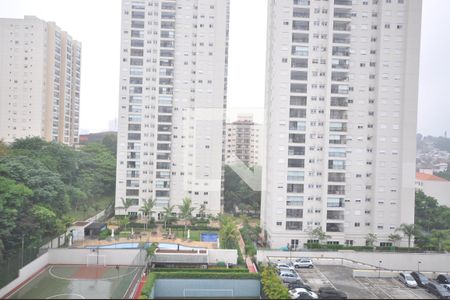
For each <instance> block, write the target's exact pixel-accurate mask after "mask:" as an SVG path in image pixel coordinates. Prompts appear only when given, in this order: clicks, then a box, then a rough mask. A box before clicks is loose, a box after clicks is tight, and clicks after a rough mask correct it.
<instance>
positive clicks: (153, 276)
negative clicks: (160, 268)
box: [139, 273, 156, 299]
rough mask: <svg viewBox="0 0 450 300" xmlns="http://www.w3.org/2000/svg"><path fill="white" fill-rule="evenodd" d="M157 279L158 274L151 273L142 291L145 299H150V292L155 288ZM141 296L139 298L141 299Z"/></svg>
mask: <svg viewBox="0 0 450 300" xmlns="http://www.w3.org/2000/svg"><path fill="white" fill-rule="evenodd" d="M155 281H156V274H154V273H150V274H149V275H148V277H147V280H146V281H145V283H144V287H143V288H142V291H141V297H145V298H143V299H148V298H149V297H150V294H151V293H152V290H153V286H154V285H155ZM141 297H139V298H140V299H141Z"/></svg>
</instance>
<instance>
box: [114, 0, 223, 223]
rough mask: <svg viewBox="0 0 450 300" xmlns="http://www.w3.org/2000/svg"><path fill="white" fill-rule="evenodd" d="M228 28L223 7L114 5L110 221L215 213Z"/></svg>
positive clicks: (209, 2)
mask: <svg viewBox="0 0 450 300" xmlns="http://www.w3.org/2000/svg"><path fill="white" fill-rule="evenodd" d="M228 22H229V1H223V0H199V1H190V0H176V1H175V0H133V1H129V0H123V1H122V33H121V34H122V37H121V39H122V42H121V67H120V68H121V72H120V82H121V84H120V85H121V91H120V99H119V101H120V103H119V122H118V124H119V126H118V127H119V128H118V153H117V184H116V214H118V215H124V214H134V215H136V214H140V210H139V209H140V207H142V205H143V203H144V201H145V200H147V199H153V200H155V201H156V206H155V208H154V211H155V212H156V214H154V217H157V218H161V217H162V212H163V210H164V208H165V207H167V206H175V212H176V211H177V210H178V209H177V206H178V205H180V204H181V203H182V201H183V199H184V198H185V197H189V198H190V199H191V200H192V204H193V206H194V207H195V208H196V209H197V210H196V211H195V212H194V213H198V209H199V208H200V206H202V205H204V206H205V208H206V211H205V212H206V213H208V214H213V215H216V214H218V213H220V212H221V210H222V198H223V165H224V142H223V141H224V135H225V108H226V89H227V65H228ZM124 203H125V204H128V205H131V206H130V207H128V209H125V206H124Z"/></svg>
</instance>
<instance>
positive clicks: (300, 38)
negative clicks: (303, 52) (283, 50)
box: [292, 32, 309, 43]
mask: <svg viewBox="0 0 450 300" xmlns="http://www.w3.org/2000/svg"><path fill="white" fill-rule="evenodd" d="M292 42H293V43H308V42H309V35H308V34H307V33H298V32H295V33H293V34H292Z"/></svg>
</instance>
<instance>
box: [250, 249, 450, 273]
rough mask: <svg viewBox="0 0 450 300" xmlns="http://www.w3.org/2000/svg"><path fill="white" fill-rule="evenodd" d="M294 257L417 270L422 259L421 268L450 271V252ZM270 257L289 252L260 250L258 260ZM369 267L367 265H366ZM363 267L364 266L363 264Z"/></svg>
mask: <svg viewBox="0 0 450 300" xmlns="http://www.w3.org/2000/svg"><path fill="white" fill-rule="evenodd" d="M291 255H292V258H297V257H311V258H343V259H348V260H353V261H357V262H360V263H364V264H367V265H369V266H375V267H378V265H379V261H380V260H381V261H382V263H381V268H383V269H384V268H385V269H390V270H405V271H407V270H417V265H418V262H419V261H420V262H421V264H420V270H421V271H429V272H450V253H445V254H437V253H388V252H354V251H338V252H320V251H317V252H294V251H293V252H291ZM268 259H275V260H276V259H289V252H287V251H276V250H258V252H257V260H258V261H261V262H268ZM366 267H367V266H366ZM361 268H363V266H361Z"/></svg>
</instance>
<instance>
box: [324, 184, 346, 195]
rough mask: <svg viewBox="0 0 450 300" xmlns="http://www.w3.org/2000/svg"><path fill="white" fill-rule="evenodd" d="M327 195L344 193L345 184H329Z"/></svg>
mask: <svg viewBox="0 0 450 300" xmlns="http://www.w3.org/2000/svg"><path fill="white" fill-rule="evenodd" d="M328 195H345V186H343V185H329V186H328Z"/></svg>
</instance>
